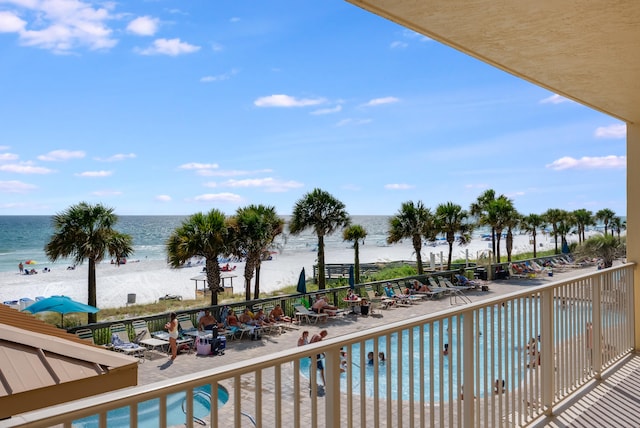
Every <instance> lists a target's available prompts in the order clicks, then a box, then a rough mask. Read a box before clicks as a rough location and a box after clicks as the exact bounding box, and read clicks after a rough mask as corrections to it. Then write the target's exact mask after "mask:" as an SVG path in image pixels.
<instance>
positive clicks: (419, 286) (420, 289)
mask: <svg viewBox="0 0 640 428" xmlns="http://www.w3.org/2000/svg"><path fill="white" fill-rule="evenodd" d="M413 291H414V292H415V293H430V292H431V289H430V288H429V286H427V285H425V284H423V283H421V282H420V281H418V280H417V279H414V280H413Z"/></svg>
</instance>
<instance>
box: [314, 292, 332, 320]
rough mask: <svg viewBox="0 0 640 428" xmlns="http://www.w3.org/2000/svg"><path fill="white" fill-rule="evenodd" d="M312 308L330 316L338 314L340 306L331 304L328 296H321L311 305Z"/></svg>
mask: <svg viewBox="0 0 640 428" xmlns="http://www.w3.org/2000/svg"><path fill="white" fill-rule="evenodd" d="M311 310H312V311H313V312H315V313H318V314H327V315H329V316H333V315H336V314H337V313H338V307H337V306H334V305H331V304H330V303H329V301H328V300H327V296H320V297H318V298H317V299H316V301H315V302H313V305H311Z"/></svg>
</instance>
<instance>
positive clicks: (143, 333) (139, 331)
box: [131, 320, 169, 352]
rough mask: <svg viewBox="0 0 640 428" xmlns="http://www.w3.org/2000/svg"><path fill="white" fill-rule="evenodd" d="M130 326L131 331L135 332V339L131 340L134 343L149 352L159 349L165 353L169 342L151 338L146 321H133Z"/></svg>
mask: <svg viewBox="0 0 640 428" xmlns="http://www.w3.org/2000/svg"><path fill="white" fill-rule="evenodd" d="M131 324H132V325H133V330H134V331H135V332H136V337H135V339H134V340H133V341H134V342H135V343H137V344H138V345H142V346H144V347H146V348H147V349H148V350H150V351H155V350H157V348H160V350H161V351H163V352H166V351H167V349H168V348H169V341H168V340H164V339H158V338H157V337H152V336H151V333H150V332H149V326H148V325H147V323H146V321H143V320H135V321H133V322H132V323H131Z"/></svg>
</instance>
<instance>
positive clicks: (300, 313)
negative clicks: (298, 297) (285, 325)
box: [293, 305, 329, 324]
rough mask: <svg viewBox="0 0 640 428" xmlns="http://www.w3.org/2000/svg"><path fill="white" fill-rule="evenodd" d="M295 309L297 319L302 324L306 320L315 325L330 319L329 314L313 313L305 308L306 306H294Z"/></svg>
mask: <svg viewBox="0 0 640 428" xmlns="http://www.w3.org/2000/svg"><path fill="white" fill-rule="evenodd" d="M293 307H294V309H295V310H296V313H295V317H296V319H297V320H298V322H299V323H301V322H302V320H306V321H307V323H309V324H311V323H314V324H315V323H317V322H318V320H323V321H326V320H327V319H329V314H324V313H317V312H313V311H312V310H309V309H307V308H305V307H304V305H293Z"/></svg>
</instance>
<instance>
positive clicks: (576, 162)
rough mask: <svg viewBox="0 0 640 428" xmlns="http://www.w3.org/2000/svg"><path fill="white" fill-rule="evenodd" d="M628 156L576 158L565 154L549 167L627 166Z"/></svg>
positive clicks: (558, 168) (607, 167) (554, 168)
mask: <svg viewBox="0 0 640 428" xmlns="http://www.w3.org/2000/svg"><path fill="white" fill-rule="evenodd" d="M626 166H627V157H626V156H614V155H610V156H601V157H588V156H585V157H582V158H580V159H575V158H572V157H570V156H565V157H563V158H560V159H558V160H555V161H553V162H551V163H550V164H548V165H547V168H550V169H553V170H556V171H562V170H564V169H612V168H626Z"/></svg>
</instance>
